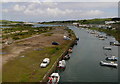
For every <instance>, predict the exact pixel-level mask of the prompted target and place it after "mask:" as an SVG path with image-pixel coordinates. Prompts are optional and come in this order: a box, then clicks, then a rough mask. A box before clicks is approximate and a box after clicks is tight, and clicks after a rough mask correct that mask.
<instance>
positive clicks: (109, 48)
mask: <svg viewBox="0 0 120 84" xmlns="http://www.w3.org/2000/svg"><path fill="white" fill-rule="evenodd" d="M103 49H105V50H112V47H103Z"/></svg>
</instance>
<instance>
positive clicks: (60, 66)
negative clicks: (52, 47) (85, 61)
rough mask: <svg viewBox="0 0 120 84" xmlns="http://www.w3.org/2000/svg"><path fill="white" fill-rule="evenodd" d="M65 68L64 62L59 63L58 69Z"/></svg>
mask: <svg viewBox="0 0 120 84" xmlns="http://www.w3.org/2000/svg"><path fill="white" fill-rule="evenodd" d="M65 67H66V62H65V60H62V61H59V64H58V68H65Z"/></svg>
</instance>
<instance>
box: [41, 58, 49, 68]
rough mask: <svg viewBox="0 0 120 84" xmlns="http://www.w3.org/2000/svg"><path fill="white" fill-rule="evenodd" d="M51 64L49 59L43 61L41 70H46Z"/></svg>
mask: <svg viewBox="0 0 120 84" xmlns="http://www.w3.org/2000/svg"><path fill="white" fill-rule="evenodd" d="M49 63H50V59H49V58H45V59H43V61H42V63H41V64H40V67H41V68H45V67H47V65H48V64H49Z"/></svg>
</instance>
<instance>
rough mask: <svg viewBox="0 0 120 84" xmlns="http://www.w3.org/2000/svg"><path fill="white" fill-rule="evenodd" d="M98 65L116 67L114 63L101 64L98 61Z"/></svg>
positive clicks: (101, 62)
mask: <svg viewBox="0 0 120 84" xmlns="http://www.w3.org/2000/svg"><path fill="white" fill-rule="evenodd" d="M100 65H101V66H110V67H117V66H118V64H117V63H114V62H110V63H108V62H103V61H100Z"/></svg>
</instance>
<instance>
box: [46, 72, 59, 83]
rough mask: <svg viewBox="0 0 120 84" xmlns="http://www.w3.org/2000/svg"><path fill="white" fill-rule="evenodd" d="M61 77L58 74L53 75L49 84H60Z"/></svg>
mask: <svg viewBox="0 0 120 84" xmlns="http://www.w3.org/2000/svg"><path fill="white" fill-rule="evenodd" d="M59 80H60V76H59V74H58V73H52V74H51V76H50V77H49V80H48V84H58V82H59Z"/></svg>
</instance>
